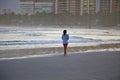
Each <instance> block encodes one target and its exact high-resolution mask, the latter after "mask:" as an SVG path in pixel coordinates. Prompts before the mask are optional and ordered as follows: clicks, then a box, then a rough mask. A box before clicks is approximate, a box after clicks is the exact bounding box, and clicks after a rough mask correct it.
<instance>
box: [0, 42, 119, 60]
mask: <svg viewBox="0 0 120 80" xmlns="http://www.w3.org/2000/svg"><path fill="white" fill-rule="evenodd" d="M99 50H105V51H110V50H113V51H116V50H119V51H120V43H109V44H100V45H96V46H76V47H68V54H71V53H79V52H86V51H99ZM45 54H63V47H50V48H31V49H15V50H0V58H1V59H2V58H14V57H25V56H34V55H45Z"/></svg>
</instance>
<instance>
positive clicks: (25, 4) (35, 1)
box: [20, 0, 55, 15]
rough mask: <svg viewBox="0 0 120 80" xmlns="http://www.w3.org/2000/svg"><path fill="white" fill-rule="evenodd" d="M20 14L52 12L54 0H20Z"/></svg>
mask: <svg viewBox="0 0 120 80" xmlns="http://www.w3.org/2000/svg"><path fill="white" fill-rule="evenodd" d="M20 10H21V14H29V15H31V14H35V13H37V12H40V13H41V12H46V13H54V12H55V0H20Z"/></svg>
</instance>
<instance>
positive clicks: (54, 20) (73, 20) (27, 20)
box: [0, 12, 120, 26]
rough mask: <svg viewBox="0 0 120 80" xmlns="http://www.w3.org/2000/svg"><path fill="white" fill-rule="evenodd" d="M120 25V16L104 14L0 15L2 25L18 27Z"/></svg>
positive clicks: (12, 13)
mask: <svg viewBox="0 0 120 80" xmlns="http://www.w3.org/2000/svg"><path fill="white" fill-rule="evenodd" d="M117 24H120V14H117V13H111V14H109V15H104V14H102V13H97V14H94V15H92V14H84V15H82V16H80V15H72V14H69V13H64V14H53V13H45V12H43V13H36V14H34V15H28V14H24V15H22V14H15V13H14V12H11V13H4V14H0V25H15V26H16V25H18V26H30V25H35V26H39V25H45V26H53V25H68V26H97V25H98V26H114V25H117Z"/></svg>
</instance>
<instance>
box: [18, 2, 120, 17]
mask: <svg viewBox="0 0 120 80" xmlns="http://www.w3.org/2000/svg"><path fill="white" fill-rule="evenodd" d="M20 9H21V13H22V14H35V13H37V12H40V13H41V12H46V13H55V14H58V13H70V14H73V15H84V14H96V13H98V12H100V13H102V14H104V15H109V14H110V13H113V12H120V1H119V0H20Z"/></svg>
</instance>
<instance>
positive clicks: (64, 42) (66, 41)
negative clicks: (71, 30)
mask: <svg viewBox="0 0 120 80" xmlns="http://www.w3.org/2000/svg"><path fill="white" fill-rule="evenodd" d="M62 40H63V47H64V56H66V54H67V45H68V40H69V35H68V34H67V30H63V35H62Z"/></svg>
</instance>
